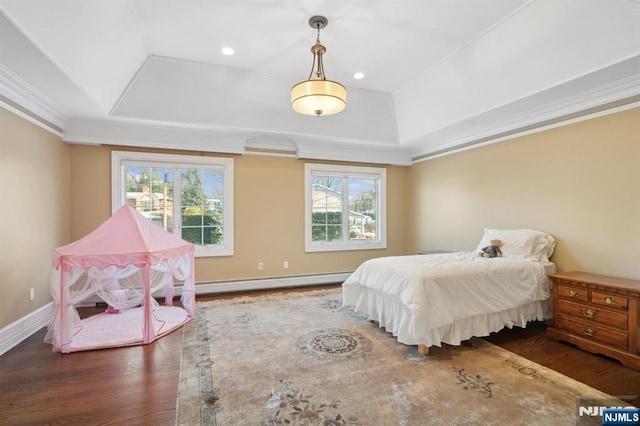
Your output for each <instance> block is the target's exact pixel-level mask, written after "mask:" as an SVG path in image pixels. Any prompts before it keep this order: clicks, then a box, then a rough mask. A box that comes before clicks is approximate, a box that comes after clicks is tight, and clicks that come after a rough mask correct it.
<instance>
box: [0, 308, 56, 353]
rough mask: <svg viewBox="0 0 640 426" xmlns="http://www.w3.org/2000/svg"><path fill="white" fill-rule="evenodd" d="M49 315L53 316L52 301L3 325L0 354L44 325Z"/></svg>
mask: <svg viewBox="0 0 640 426" xmlns="http://www.w3.org/2000/svg"><path fill="white" fill-rule="evenodd" d="M51 317H53V302H49V303H47V304H46V305H44V306H43V307H41V308H39V309H36V310H35V311H33V312H31V313H30V314H28V315H26V316H24V317H22V318H20V319H19V320H17V321H14V322H13V323H11V324H9V325H7V326H6V327H3V328H2V329H1V330H0V355H3V354H4V353H5V352H7V351H9V350H10V349H12V348H13V347H15V346H17V345H18V343H20V342H22V341H23V340H25V339H26V338H28V337H29V336H31V335H32V334H33V333H35V332H37V331H39V330H40V329H41V328H42V327H45V326H46V325H47V324H49V321H51Z"/></svg>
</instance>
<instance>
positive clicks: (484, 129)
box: [411, 56, 640, 162]
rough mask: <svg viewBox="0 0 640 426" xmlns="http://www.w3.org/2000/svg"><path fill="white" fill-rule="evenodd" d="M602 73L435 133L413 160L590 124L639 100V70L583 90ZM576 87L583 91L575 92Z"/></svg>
mask: <svg viewBox="0 0 640 426" xmlns="http://www.w3.org/2000/svg"><path fill="white" fill-rule="evenodd" d="M623 62H624V64H623V67H629V68H630V67H640V56H636V57H634V58H631V59H629V60H628V61H623ZM635 69H639V68H635ZM601 71H602V70H601ZM604 71H605V72H606V71H607V69H605V70H604ZM634 71H635V70H634ZM609 72H611V71H610V70H609ZM597 74H599V73H598V72H596V73H594V75H595V77H593V76H589V75H587V76H583V77H582V78H580V79H576V80H573V81H570V82H567V83H565V84H564V85H559V86H556V87H553V88H550V89H547V90H545V91H542V92H539V93H536V94H534V95H532V96H529V97H527V98H524V99H519V100H517V101H515V102H512V103H509V104H507V105H503V106H501V107H498V108H495V109H492V110H490V111H486V112H485V113H482V114H479V115H476V116H474V117H470V118H468V119H467V120H464V121H461V122H459V123H456V124H454V125H452V126H449V127H447V128H445V129H442V130H440V131H438V132H434V133H432V134H430V135H428V136H426V138H425V139H423V140H422V141H421V142H418V143H416V144H415V146H414V149H413V150H412V152H411V157H412V161H413V162H415V161H420V160H424V159H428V158H432V157H435V156H442V155H446V154H447V153H453V152H459V151H460V150H461V149H470V148H473V147H476V146H478V145H479V144H483V145H486V144H489V143H492V142H499V141H502V140H505V139H509V138H510V137H515V136H516V135H519V134H523V133H525V132H527V133H532V132H533V131H535V130H536V129H538V130H543V129H546V128H549V127H550V126H554V127H558V126H560V125H563V124H570V123H574V122H576V121H577V120H579V119H583V120H586V119H589V118H591V117H593V116H594V115H595V114H600V115H601V114H603V113H606V111H609V110H611V112H615V111H617V110H618V109H619V108H621V107H624V106H625V105H634V104H635V103H636V102H637V101H638V100H639V97H640V73H638V72H637V71H636V73H635V74H633V75H630V76H627V77H623V78H620V79H618V80H616V81H614V82H607V83H604V84H600V85H597V84H596V85H590V86H589V87H590V88H588V89H582V87H580V86H587V85H588V83H589V82H590V80H591V79H592V78H596V79H597V78H598V75H597ZM576 86H577V87H578V90H575V88H576ZM572 88H573V90H572ZM567 92H568V93H567ZM631 107H633V106H631Z"/></svg>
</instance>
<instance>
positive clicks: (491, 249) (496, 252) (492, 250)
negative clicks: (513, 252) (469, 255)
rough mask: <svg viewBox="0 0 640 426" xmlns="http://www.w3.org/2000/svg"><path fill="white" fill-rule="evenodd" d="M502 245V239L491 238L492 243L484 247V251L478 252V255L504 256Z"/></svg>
mask: <svg viewBox="0 0 640 426" xmlns="http://www.w3.org/2000/svg"><path fill="white" fill-rule="evenodd" d="M501 245H502V241H500V240H491V245H490V246H486V247H483V248H482V251H481V252H480V253H478V256H482V257H500V256H502V251H501V250H500V246H501Z"/></svg>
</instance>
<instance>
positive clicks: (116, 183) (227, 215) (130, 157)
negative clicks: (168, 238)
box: [111, 151, 233, 257]
mask: <svg viewBox="0 0 640 426" xmlns="http://www.w3.org/2000/svg"><path fill="white" fill-rule="evenodd" d="M127 165H136V166H154V167H168V168H182V169H185V168H207V167H216V168H222V169H223V170H224V171H223V178H224V189H223V195H224V208H223V213H222V217H223V224H224V226H223V230H222V233H223V241H224V243H223V244H221V245H208V246H201V245H195V256H196V257H212V256H231V255H233V159H232V158H223V157H204V156H195V155H194V156H191V155H176V154H157V153H149V152H130V151H112V152H111V212H112V214H113V213H115V212H116V211H117V210H118V209H119V208H120V207H122V206H123V205H124V204H125V203H126V201H127V200H126V183H127V179H126V175H125V167H126V166H127ZM178 183H179V181H178ZM176 192H177V194H176ZM179 193H180V191H174V203H173V209H174V210H173V217H174V229H173V233H174V234H176V235H178V236H182V226H181V214H182V212H181V209H180V205H181V203H180V195H179ZM178 219H180V220H178Z"/></svg>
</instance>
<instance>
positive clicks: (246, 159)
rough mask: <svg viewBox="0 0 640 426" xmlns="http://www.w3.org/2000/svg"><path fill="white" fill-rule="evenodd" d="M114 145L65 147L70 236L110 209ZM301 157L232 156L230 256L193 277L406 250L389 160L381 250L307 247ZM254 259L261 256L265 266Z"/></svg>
mask: <svg viewBox="0 0 640 426" xmlns="http://www.w3.org/2000/svg"><path fill="white" fill-rule="evenodd" d="M113 149H119V150H122V149H125V148H122V147H117V148H116V147H104V146H102V147H97V146H80V145H77V146H72V147H71V177H72V184H71V193H72V197H71V212H72V229H71V234H72V239H74V240H75V239H78V238H80V237H82V236H83V235H86V234H87V233H89V232H91V231H92V230H93V229H95V228H96V227H97V226H98V225H100V223H102V222H103V221H104V220H105V219H107V218H108V217H109V215H110V214H111V169H110V167H111V150H113ZM181 154H187V155H188V154H189V153H188V152H181ZM191 154H193V153H191ZM304 164H305V162H304V161H302V160H297V159H294V158H286V157H269V156H261V155H243V156H234V255H233V256H224V257H213V258H198V259H196V281H197V282H200V283H202V282H211V281H221V280H238V279H250V278H264V277H282V276H288V275H302V274H318V273H330V272H343V271H352V270H353V269H355V268H356V267H357V266H358V265H359V264H360V263H362V261H363V260H366V259H369V258H371V257H378V256H384V255H395V254H404V253H405V252H406V235H407V229H406V225H407V220H406V209H404V208H403V206H404V205H405V204H406V187H407V175H408V168H406V167H388V168H387V185H388V191H387V203H388V205H389V206H391V207H390V208H389V209H388V212H387V214H388V221H387V227H388V230H387V233H388V241H387V247H388V248H387V250H366V251H357V252H334V253H305V251H304ZM285 260H286V261H288V262H289V269H286V270H285V269H283V262H284V261H285ZM258 262H263V263H264V270H263V271H258V268H257V264H258Z"/></svg>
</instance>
